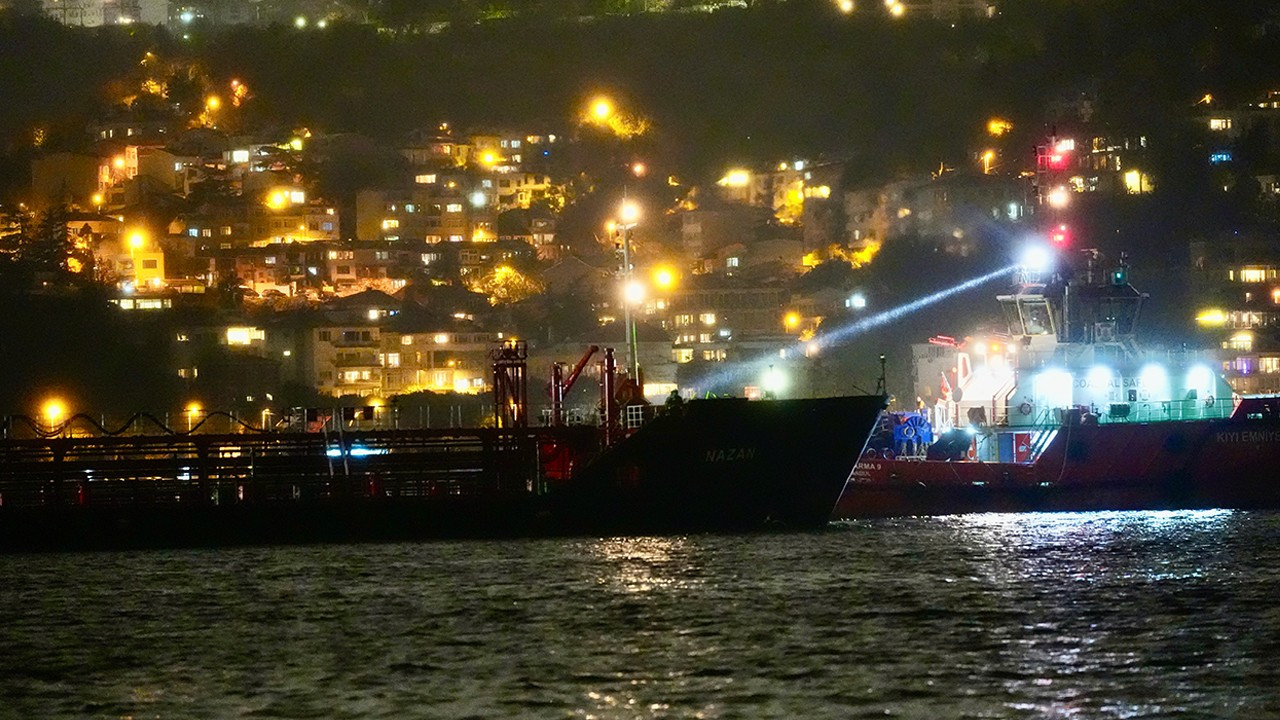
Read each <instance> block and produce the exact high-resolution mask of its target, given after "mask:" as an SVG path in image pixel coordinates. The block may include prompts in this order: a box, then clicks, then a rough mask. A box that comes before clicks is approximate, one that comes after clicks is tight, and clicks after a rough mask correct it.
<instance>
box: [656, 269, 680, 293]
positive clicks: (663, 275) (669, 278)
mask: <svg viewBox="0 0 1280 720" xmlns="http://www.w3.org/2000/svg"><path fill="white" fill-rule="evenodd" d="M675 283H676V276H675V273H673V272H671V271H670V270H668V269H667V268H658V269H657V270H656V271H654V273H653V284H654V285H657V286H658V287H659V288H661V289H663V290H666V289H668V288H670V287H671V286H672V285H674V284H675Z"/></svg>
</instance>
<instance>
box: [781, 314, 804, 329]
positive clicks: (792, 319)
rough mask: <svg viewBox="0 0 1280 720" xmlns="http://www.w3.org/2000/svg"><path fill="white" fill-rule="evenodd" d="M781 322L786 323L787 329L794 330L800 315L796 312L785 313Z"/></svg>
mask: <svg viewBox="0 0 1280 720" xmlns="http://www.w3.org/2000/svg"><path fill="white" fill-rule="evenodd" d="M783 322H785V323H786V325H787V327H788V328H795V327H796V326H798V325H799V324H800V313H798V312H789V313H787V315H786V317H785V318H783Z"/></svg>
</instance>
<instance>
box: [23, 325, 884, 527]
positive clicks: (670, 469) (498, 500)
mask: <svg viewBox="0 0 1280 720" xmlns="http://www.w3.org/2000/svg"><path fill="white" fill-rule="evenodd" d="M584 360H585V358H584ZM580 369H581V364H580V365H579V368H578V370H580ZM494 372H495V383H494V385H495V388H496V390H495V400H496V402H495V408H496V417H495V425H496V427H493V428H478V429H448V430H441V429H436V430H430V429H419V430H403V429H401V430H369V431H348V432H338V433H334V432H330V431H325V432H305V431H300V432H263V431H257V429H254V428H247V427H246V428H242V429H244V430H246V432H237V433H225V434H206V433H202V432H199V431H198V430H199V428H196V431H195V432H176V431H170V432H165V433H157V432H151V433H148V434H128V433H127V432H119V431H117V432H115V433H114V434H113V433H109V432H102V431H101V430H104V429H99V430H100V431H99V432H94V433H86V432H85V431H84V429H83V428H77V427H76V426H75V425H74V424H73V423H67V424H64V425H63V426H60V427H58V428H53V429H46V430H44V431H42V432H41V431H39V427H38V425H37V424H36V423H34V422H25V423H24V422H18V421H11V422H10V424H9V426H8V428H7V429H6V436H5V438H4V439H3V440H2V441H0V549H3V550H23V549H57V548H111V547H133V546H156V545H163V546H170V545H185V546H191V545H222V544H239V543H296V542H339V541H366V540H370V541H381V540H409V539H419V538H434V537H503V536H532V535H551V534H581V533H591V534H628V533H664V532H698V531H708V530H753V529H760V528H766V527H771V526H774V525H777V526H783V527H789V528H811V527H816V526H821V525H823V524H825V523H826V522H827V521H828V519H829V517H830V514H831V510H832V508H833V507H834V505H835V502H836V499H837V498H838V497H839V495H840V492H841V490H842V488H843V487H844V485H845V481H846V479H847V478H848V476H849V473H850V471H851V470H852V468H853V466H854V463H855V462H856V461H857V459H858V456H859V454H860V453H861V451H862V445H863V443H864V442H865V440H866V438H867V437H868V436H869V434H870V432H871V429H872V428H873V427H874V425H875V423H876V420H877V418H878V416H879V414H880V411H881V410H882V409H883V408H884V404H885V403H884V399H883V398H881V397H871V396H866V397H843V398H828V399H819V400H772V401H746V400H737V399H722V400H695V401H691V402H688V403H684V404H683V405H680V406H678V407H671V408H653V407H649V406H643V407H633V408H630V409H628V408H626V407H624V406H622V405H621V404H620V403H619V401H618V400H617V399H616V398H617V397H618V393H617V392H616V389H615V387H614V385H615V383H614V368H613V363H612V353H611V351H606V356H605V363H604V367H603V368H602V378H603V380H602V383H601V385H602V402H601V404H602V407H603V417H604V418H605V421H604V422H603V423H602V425H601V426H599V427H596V426H590V427H588V426H566V425H563V424H561V423H560V422H559V419H560V417H561V415H562V413H560V412H559V409H558V408H557V412H556V414H555V415H554V417H553V420H552V422H551V423H550V425H549V426H546V427H528V425H527V422H526V419H525V415H526V412H525V408H526V406H527V403H526V400H525V397H526V392H527V389H526V381H525V367H524V350H523V347H522V346H520V345H519V344H516V343H510V344H508V345H506V346H504V347H503V348H502V349H501V351H500V352H498V353H497V355H496V357H495V363H494ZM575 375H576V373H575ZM558 376H559V375H558V374H557V377H558ZM553 388H558V389H560V390H563V383H558V384H557V385H554V386H553ZM562 394H563V393H562V392H561V393H559V395H560V396H562ZM628 421H633V422H628ZM81 424H82V425H83V424H84V423H81ZM628 425H630V427H629V426H628ZM132 427H134V428H135V429H136V424H135V425H134V426H132ZM24 428H25V429H26V430H27V431H28V432H26V433H24V432H23V430H24ZM24 434H25V435H27V437H23V435H24ZM851 439H852V442H851Z"/></svg>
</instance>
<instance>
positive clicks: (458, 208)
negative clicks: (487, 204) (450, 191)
mask: <svg viewBox="0 0 1280 720" xmlns="http://www.w3.org/2000/svg"><path fill="white" fill-rule="evenodd" d="M444 211H445V212H451V213H460V212H462V203H449V204H448V205H446V206H445V208H444Z"/></svg>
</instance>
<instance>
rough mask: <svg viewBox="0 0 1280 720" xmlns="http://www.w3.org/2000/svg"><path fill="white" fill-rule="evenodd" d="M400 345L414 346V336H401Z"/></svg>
mask: <svg viewBox="0 0 1280 720" xmlns="http://www.w3.org/2000/svg"><path fill="white" fill-rule="evenodd" d="M400 344H401V345H412V344H413V336H412V335H401V336H400Z"/></svg>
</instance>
